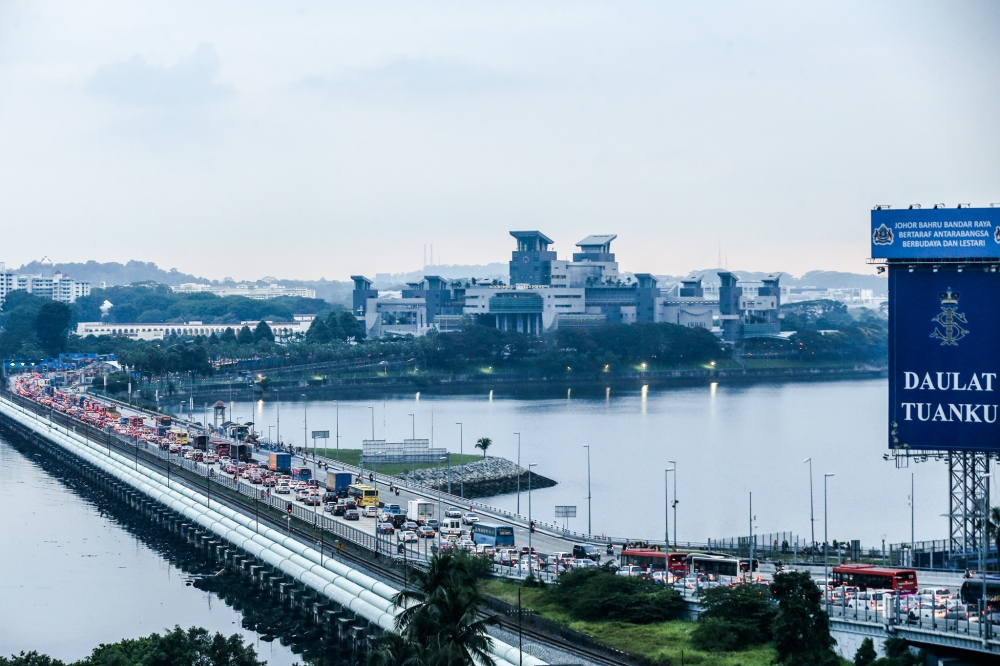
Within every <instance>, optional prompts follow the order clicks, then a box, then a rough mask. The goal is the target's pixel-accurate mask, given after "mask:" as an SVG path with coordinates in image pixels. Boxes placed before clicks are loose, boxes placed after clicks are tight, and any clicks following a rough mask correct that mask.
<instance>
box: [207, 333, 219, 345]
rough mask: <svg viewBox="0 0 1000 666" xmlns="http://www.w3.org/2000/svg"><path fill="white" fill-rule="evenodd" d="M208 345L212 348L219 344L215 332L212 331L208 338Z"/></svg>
mask: <svg viewBox="0 0 1000 666" xmlns="http://www.w3.org/2000/svg"><path fill="white" fill-rule="evenodd" d="M208 344H210V345H212V346H213V347H214V346H215V345H217V344H219V336H217V335H216V334H215V331H212V334H211V335H210V336H208Z"/></svg>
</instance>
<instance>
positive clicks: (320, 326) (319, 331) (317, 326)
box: [306, 317, 333, 345]
mask: <svg viewBox="0 0 1000 666" xmlns="http://www.w3.org/2000/svg"><path fill="white" fill-rule="evenodd" d="M306 341H308V342H311V343H313V344H317V345H325V344H329V343H330V342H333V336H332V335H330V328H329V327H328V326H327V325H326V322H325V321H324V320H323V318H322V317H316V318H315V319H313V320H312V323H311V324H309V330H308V331H306Z"/></svg>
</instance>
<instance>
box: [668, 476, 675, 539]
mask: <svg viewBox="0 0 1000 666" xmlns="http://www.w3.org/2000/svg"><path fill="white" fill-rule="evenodd" d="M667 462H668V463H670V464H671V465H673V468H672V469H671V470H670V471H672V472H673V473H674V502H673V505H672V506H673V507H674V548H677V461H676V460H668V461H667Z"/></svg>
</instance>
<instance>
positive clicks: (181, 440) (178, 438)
mask: <svg viewBox="0 0 1000 666" xmlns="http://www.w3.org/2000/svg"><path fill="white" fill-rule="evenodd" d="M167 437H169V438H170V441H171V442H173V443H174V444H177V445H178V446H187V443H188V434H187V430H171V431H170V432H169V433H167Z"/></svg>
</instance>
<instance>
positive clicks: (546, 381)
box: [161, 364, 888, 402]
mask: <svg viewBox="0 0 1000 666" xmlns="http://www.w3.org/2000/svg"><path fill="white" fill-rule="evenodd" d="M887 376H888V369H887V368H883V367H875V366H869V365H861V364H859V365H855V366H830V367H805V368H753V369H747V368H732V369H720V370H663V371H650V372H631V373H616V374H614V375H606V374H604V373H600V372H593V373H575V375H574V376H572V377H570V376H567V375H560V376H556V377H544V376H543V377H538V376H528V375H517V374H509V375H500V374H485V373H483V374H477V375H470V374H462V375H449V376H426V375H424V376H421V375H417V376H395V377H359V378H332V379H325V380H322V381H316V380H291V381H283V382H281V381H276V382H274V384H273V385H272V386H270V387H269V388H267V389H266V390H262V389H260V388H259V387H257V386H254V387H247V386H246V385H245V384H241V385H239V386H237V385H235V384H234V385H233V386H232V389H231V390H232V398H233V399H234V400H240V401H248V400H257V399H266V396H273V395H274V394H275V393H276V392H277V393H278V394H279V396H280V394H282V393H289V394H293V395H289V396H287V397H286V398H285V399H286V400H287V399H293V400H297V399H299V397H300V396H301V394H305V395H306V398H307V399H309V400H322V399H331V400H332V399H338V398H358V399H363V398H366V397H371V396H391V395H404V394H409V393H413V392H417V391H419V392H421V393H427V394H432V395H462V394H469V393H481V392H484V391H492V392H494V393H495V394H496V395H497V396H498V397H499V396H503V397H542V396H552V395H555V392H556V391H558V392H559V393H560V394H563V393H565V392H566V391H568V390H576V391H578V392H579V393H580V394H582V395H590V394H593V395H598V394H601V393H604V392H605V391H607V390H608V389H614V390H617V391H621V390H625V391H640V390H642V388H643V387H644V386H645V387H648V388H674V387H688V386H708V385H710V384H713V383H715V384H744V385H746V384H767V383H774V382H780V383H786V382H811V381H854V380H861V379H880V378H885V377H887ZM176 395H177V396H178V397H182V398H185V399H186V398H188V397H189V396H191V397H194V398H195V400H196V401H202V402H203V401H206V400H208V401H214V400H224V401H228V400H229V396H230V388H229V385H228V384H220V385H218V386H217V387H212V388H205V387H199V386H195V387H194V391H193V392H191V391H190V389H189V390H184V389H183V388H179V390H178V391H177V393H176ZM164 397H166V396H163V394H162V393H161V400H162V399H163V398H164Z"/></svg>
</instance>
